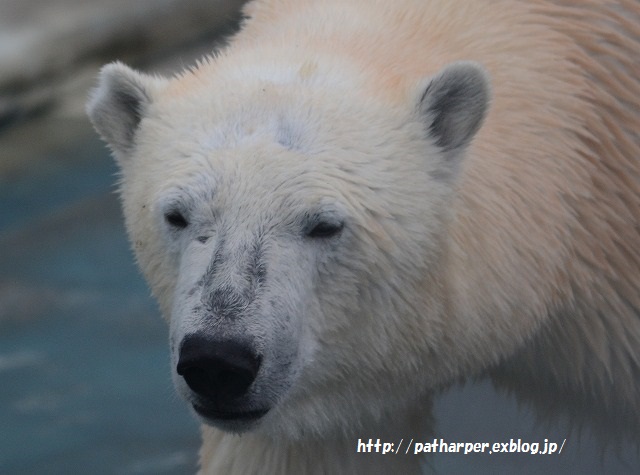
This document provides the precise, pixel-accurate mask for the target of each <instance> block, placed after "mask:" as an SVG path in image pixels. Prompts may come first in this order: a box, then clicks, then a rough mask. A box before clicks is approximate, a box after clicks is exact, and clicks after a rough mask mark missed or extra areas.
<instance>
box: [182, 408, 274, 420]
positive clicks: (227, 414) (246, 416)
mask: <svg viewBox="0 0 640 475" xmlns="http://www.w3.org/2000/svg"><path fill="white" fill-rule="evenodd" d="M193 409H194V410H195V411H196V412H197V413H198V414H199V415H201V416H202V417H205V418H207V419H211V420H213V421H231V422H233V421H237V422H252V421H256V420H258V419H260V418H261V417H263V416H264V415H265V414H266V413H267V412H269V409H260V410H254V411H218V410H216V409H211V408H208V407H204V406H200V405H198V404H193Z"/></svg>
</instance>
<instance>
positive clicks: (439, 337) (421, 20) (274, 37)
mask: <svg viewBox="0 0 640 475" xmlns="http://www.w3.org/2000/svg"><path fill="white" fill-rule="evenodd" d="M245 15H246V18H245V20H244V25H243V28H242V30H241V32H240V33H238V34H237V35H236V36H235V38H233V39H232V41H231V42H230V45H229V46H227V47H225V48H224V49H223V50H222V51H220V52H218V53H217V54H216V55H215V56H212V57H209V58H207V59H205V60H203V61H201V62H199V63H198V64H197V65H196V66H195V67H194V68H192V69H190V70H187V71H185V72H183V73H181V74H180V75H178V76H176V77H173V78H161V77H156V76H150V75H147V74H143V73H140V72H136V71H134V70H132V69H130V68H128V67H126V66H124V65H122V64H118V63H116V64H111V65H108V66H106V67H105V68H104V69H103V70H102V72H101V75H100V81H99V85H98V87H97V88H96V90H95V91H94V92H93V94H92V97H91V99H90V101H89V104H88V114H89V116H90V118H91V120H92V122H93V124H94V126H95V128H96V129H97V130H98V132H99V133H100V135H101V136H102V137H103V138H104V140H105V141H106V142H107V143H108V144H109V145H110V147H111V149H112V151H113V154H114V156H115V158H116V160H117V162H118V164H119V166H120V169H121V183H120V192H121V198H122V203H123V209H124V215H125V220H126V227H127V230H128V233H129V236H130V239H131V242H132V245H133V248H134V250H135V254H136V257H137V261H138V263H139V265H140V267H141V269H142V271H143V273H144V275H145V277H146V279H147V280H148V282H149V284H150V287H151V289H152V290H153V293H154V295H155V296H156V297H157V299H158V301H159V303H160V306H161V310H162V313H163V314H164V315H165V317H166V318H167V320H168V322H169V326H170V350H171V362H172V374H173V379H174V382H175V386H176V388H177V391H178V392H179V393H180V394H181V395H182V396H183V397H184V399H185V400H186V401H187V402H188V403H189V404H190V405H191V406H192V407H193V410H194V412H195V413H196V414H197V416H198V417H199V419H200V420H201V421H202V423H203V439H204V440H203V447H202V450H201V466H202V473H205V474H208V473H225V474H232V473H240V474H248V473H412V472H417V471H419V469H420V467H419V466H420V458H419V457H415V456H411V455H408V456H405V455H404V450H403V451H402V452H401V453H400V454H399V455H397V456H393V457H389V456H382V455H379V454H375V453H367V454H362V453H360V454H358V453H357V447H356V444H357V441H358V439H362V440H368V439H369V438H373V439H374V440H376V439H381V440H386V441H390V440H394V441H400V440H401V439H404V440H409V439H411V438H413V439H415V440H424V439H425V437H426V435H428V434H429V430H430V427H432V421H431V420H430V417H431V416H430V399H431V397H432V395H433V394H436V393H437V392H438V391H441V390H442V389H443V388H446V387H447V386H448V385H450V384H452V383H453V382H455V381H459V380H461V379H463V378H467V377H470V376H473V377H477V376H481V375H487V376H489V377H491V378H492V379H493V381H494V382H495V383H496V384H497V385H499V386H501V387H506V388H507V389H509V390H512V391H513V392H515V394H516V395H517V396H518V397H519V398H521V399H522V400H526V401H529V402H531V403H532V404H534V405H535V406H536V407H539V408H541V409H542V410H543V411H548V410H556V409H557V410H565V411H569V412H570V413H572V414H573V415H574V416H576V417H582V418H584V419H585V420H586V421H588V422H592V423H595V424H605V423H606V422H610V423H611V424H613V425H614V426H615V427H616V430H617V431H619V433H620V434H624V435H629V436H631V437H636V436H637V427H638V424H640V416H639V414H640V245H639V243H640V135H639V134H638V130H639V129H640V102H639V99H640V84H639V81H638V76H639V74H638V73H639V67H640V66H639V65H640V62H638V61H637V59H638V56H637V55H638V51H640V27H638V22H636V21H633V20H634V19H636V20H637V19H638V18H639V15H640V4H638V3H637V2H635V1H631V0H618V1H616V2H607V3H606V4H605V3H604V2H599V1H597V0H585V1H583V2H579V3H576V2H572V1H569V0H554V1H547V0H526V1H525V0H521V1H519V0H498V1H496V2H492V3H491V6H490V7H489V6H487V5H486V4H485V3H484V2H470V1H468V0H432V1H429V2H426V1H420V0H398V1H394V2H388V1H385V0H324V1H322V2H314V1H312V0H255V1H253V2H250V3H249V4H248V5H247V6H246V8H245ZM238 434H239V436H238Z"/></svg>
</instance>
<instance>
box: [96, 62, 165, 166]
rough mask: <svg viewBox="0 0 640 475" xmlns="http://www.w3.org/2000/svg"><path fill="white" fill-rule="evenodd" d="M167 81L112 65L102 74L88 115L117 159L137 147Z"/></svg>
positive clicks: (103, 70) (120, 65) (104, 69)
mask: <svg viewBox="0 0 640 475" xmlns="http://www.w3.org/2000/svg"><path fill="white" fill-rule="evenodd" d="M164 82H165V80H163V79H160V78H156V77H152V76H148V75H145V74H142V73H139V72H137V71H134V70H133V69H131V68H129V67H127V66H125V65H124V64H121V63H112V64H108V65H107V66H105V67H103V68H102V70H101V71H100V76H99V81H98V86H97V87H96V88H95V89H94V90H93V92H92V93H91V95H90V97H89V101H88V103H87V114H88V116H89V119H90V120H91V123H92V124H93V126H94V127H95V129H96V130H97V131H98V133H99V134H100V136H101V137H102V138H103V139H104V140H105V142H107V144H109V146H110V147H111V149H112V150H113V152H114V154H115V156H116V158H117V159H118V160H122V159H123V158H124V157H125V156H126V155H127V154H128V153H130V151H131V150H132V148H133V139H134V136H135V133H136V130H137V129H138V126H139V125H140V121H141V120H142V118H143V117H144V115H145V112H146V109H147V107H148V106H149V104H150V103H151V101H152V100H153V97H154V95H155V93H156V92H157V91H158V90H159V89H160V88H161V87H162V85H163V84H164Z"/></svg>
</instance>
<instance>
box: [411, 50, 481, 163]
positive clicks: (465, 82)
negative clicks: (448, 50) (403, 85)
mask: <svg viewBox="0 0 640 475" xmlns="http://www.w3.org/2000/svg"><path fill="white" fill-rule="evenodd" d="M420 93H421V96H420V99H419V102H418V112H419V114H420V116H421V120H423V121H424V123H425V124H426V126H427V130H428V132H429V134H430V136H431V138H432V139H433V141H434V143H435V145H436V146H438V147H440V148H441V149H442V150H443V151H444V152H445V153H446V152H453V154H454V155H455V154H456V153H457V152H462V150H463V149H464V148H465V147H466V146H467V145H468V144H469V142H470V141H471V139H472V138H473V136H474V135H475V134H476V132H477V131H478V129H480V126H481V125H482V121H483V119H484V116H485V114H486V111H487V109H488V106H489V98H490V91H489V78H488V75H487V73H486V72H485V70H484V68H483V67H482V66H480V65H479V64H478V63H474V62H471V61H460V62H455V63H452V64H450V65H448V66H446V67H445V68H444V69H442V71H440V72H439V73H438V74H437V75H436V76H434V77H433V78H431V79H429V80H428V82H427V85H426V87H425V86H423V87H422V88H421V89H420ZM449 155H450V154H449Z"/></svg>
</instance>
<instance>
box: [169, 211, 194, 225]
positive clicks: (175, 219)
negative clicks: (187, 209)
mask: <svg viewBox="0 0 640 475" xmlns="http://www.w3.org/2000/svg"><path fill="white" fill-rule="evenodd" d="M164 220H165V221H166V222H167V224H168V225H169V226H171V227H172V228H176V229H184V228H186V227H187V226H188V225H189V221H187V218H185V217H184V215H183V214H182V213H181V212H180V211H176V210H173V211H169V212H167V213H165V215H164Z"/></svg>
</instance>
